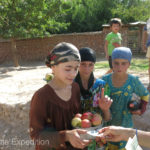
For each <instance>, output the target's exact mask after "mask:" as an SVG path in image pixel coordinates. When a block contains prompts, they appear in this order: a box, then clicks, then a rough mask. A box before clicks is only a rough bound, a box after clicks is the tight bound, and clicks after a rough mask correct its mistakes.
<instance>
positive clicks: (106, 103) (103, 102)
mask: <svg viewBox="0 0 150 150" xmlns="http://www.w3.org/2000/svg"><path fill="white" fill-rule="evenodd" d="M98 102H99V107H100V108H101V110H103V111H107V110H109V108H110V106H111V104H112V102H113V100H112V99H110V97H108V96H107V95H104V88H102V90H101V97H99V98H98Z"/></svg>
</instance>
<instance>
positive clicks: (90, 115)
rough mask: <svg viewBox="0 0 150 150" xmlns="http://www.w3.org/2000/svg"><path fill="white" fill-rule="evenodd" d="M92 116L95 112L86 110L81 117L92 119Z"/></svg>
mask: <svg viewBox="0 0 150 150" xmlns="http://www.w3.org/2000/svg"><path fill="white" fill-rule="evenodd" d="M92 117H93V114H92V113H91V112H85V113H83V115H82V117H81V119H82V120H83V119H88V120H91V119H92Z"/></svg>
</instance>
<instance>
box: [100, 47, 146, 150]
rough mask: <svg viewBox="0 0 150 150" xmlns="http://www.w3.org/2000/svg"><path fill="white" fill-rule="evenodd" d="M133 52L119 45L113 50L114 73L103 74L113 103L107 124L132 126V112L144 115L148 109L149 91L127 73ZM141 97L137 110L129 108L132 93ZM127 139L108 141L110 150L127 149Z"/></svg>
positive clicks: (136, 78)
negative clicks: (110, 118)
mask: <svg viewBox="0 0 150 150" xmlns="http://www.w3.org/2000/svg"><path fill="white" fill-rule="evenodd" d="M131 58H132V53H131V50H130V49H129V48H126V47H118V48H115V49H114V50H113V52H112V65H113V73H111V74H108V75H105V76H103V78H102V79H103V80H104V81H106V82H107V83H108V84H109V87H110V97H111V98H112V99H113V103H112V105H111V107H110V110H111V114H112V120H110V121H109V122H108V123H107V125H116V126H123V127H128V128H130V127H131V128H132V127H133V121H132V114H136V115H142V114H143V113H144V112H145V110H146V105H147V103H148V100H149V93H148V91H147V89H146V88H145V87H144V85H143V84H142V83H141V82H140V80H139V79H138V77H135V76H133V75H131V74H128V73H127V70H128V68H129V66H130V63H131ZM133 93H135V94H136V95H138V96H139V97H140V98H141V103H140V107H139V109H138V110H136V111H130V110H129V109H128V103H129V102H130V101H131V98H132V94H133ZM125 145H126V142H125V141H121V142H116V143H115V142H111V143H108V149H109V150H125Z"/></svg>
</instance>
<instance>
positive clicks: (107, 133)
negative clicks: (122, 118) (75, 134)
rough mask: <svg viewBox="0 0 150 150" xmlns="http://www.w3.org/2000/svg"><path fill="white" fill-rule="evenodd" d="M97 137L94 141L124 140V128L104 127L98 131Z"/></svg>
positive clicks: (125, 132)
mask: <svg viewBox="0 0 150 150" xmlns="http://www.w3.org/2000/svg"><path fill="white" fill-rule="evenodd" d="M99 133H100V134H99V135H98V136H97V137H96V141H97V142H99V141H105V142H106V141H112V142H118V141H121V140H125V139H126V134H127V133H128V132H127V131H124V128H122V127H119V126H109V127H104V128H102V129H100V130H99Z"/></svg>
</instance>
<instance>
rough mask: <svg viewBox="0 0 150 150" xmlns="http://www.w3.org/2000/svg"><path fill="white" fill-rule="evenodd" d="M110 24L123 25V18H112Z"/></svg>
mask: <svg viewBox="0 0 150 150" xmlns="http://www.w3.org/2000/svg"><path fill="white" fill-rule="evenodd" d="M109 24H110V26H112V25H113V24H119V25H120V26H121V25H122V23H121V19H119V18H112V19H111V20H110V23H109Z"/></svg>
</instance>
